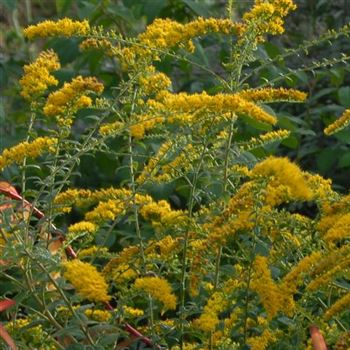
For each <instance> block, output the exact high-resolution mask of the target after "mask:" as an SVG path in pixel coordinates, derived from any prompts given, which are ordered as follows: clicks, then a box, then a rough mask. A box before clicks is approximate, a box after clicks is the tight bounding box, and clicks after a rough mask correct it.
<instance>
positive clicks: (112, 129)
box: [98, 121, 125, 136]
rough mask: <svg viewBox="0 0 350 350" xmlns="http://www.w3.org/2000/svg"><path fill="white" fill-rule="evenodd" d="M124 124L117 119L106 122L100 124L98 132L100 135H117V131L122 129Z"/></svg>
mask: <svg viewBox="0 0 350 350" xmlns="http://www.w3.org/2000/svg"><path fill="white" fill-rule="evenodd" d="M124 126H125V125H124V123H122V122H119V121H116V122H113V123H106V124H103V125H101V127H100V129H99V130H98V132H99V133H100V135H101V136H114V135H117V134H118V132H120V131H122V130H123V127H124Z"/></svg>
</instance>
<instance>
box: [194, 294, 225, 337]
mask: <svg viewBox="0 0 350 350" xmlns="http://www.w3.org/2000/svg"><path fill="white" fill-rule="evenodd" d="M227 304H228V300H227V299H226V298H225V295H224V293H223V292H221V291H218V292H214V293H213V295H212V296H211V297H210V299H209V300H208V302H207V305H206V306H205V307H204V309H203V313H202V314H201V315H200V317H199V318H198V319H197V320H195V321H194V325H195V327H197V328H199V329H200V330H202V331H203V332H213V331H215V328H216V326H217V325H218V324H219V317H218V315H219V313H220V312H222V311H223V310H225V308H226V307H227Z"/></svg>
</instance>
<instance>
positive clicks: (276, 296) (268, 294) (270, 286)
mask: <svg viewBox="0 0 350 350" xmlns="http://www.w3.org/2000/svg"><path fill="white" fill-rule="evenodd" d="M253 271H254V276H253V278H252V282H251V289H252V290H253V291H255V292H256V293H257V294H258V295H259V297H260V300H261V303H262V305H263V306H264V308H265V310H266V312H267V314H268V318H269V319H272V318H273V317H275V316H276V315H277V313H278V312H280V311H283V312H284V313H286V314H287V315H290V314H291V312H292V311H293V309H294V307H295V305H294V302H293V298H292V296H290V295H288V294H286V291H285V290H284V289H283V288H280V286H279V285H277V284H276V283H275V282H274V281H273V279H272V277H271V272H270V269H269V267H268V263H267V258H266V257H264V256H257V257H256V258H255V261H254V263H253Z"/></svg>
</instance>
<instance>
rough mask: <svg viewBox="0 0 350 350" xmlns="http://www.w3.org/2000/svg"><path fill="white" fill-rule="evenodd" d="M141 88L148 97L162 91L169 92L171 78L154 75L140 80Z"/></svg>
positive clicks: (159, 74) (162, 74)
mask: <svg viewBox="0 0 350 350" xmlns="http://www.w3.org/2000/svg"><path fill="white" fill-rule="evenodd" d="M139 83H140V86H141V88H142V90H143V92H144V93H145V94H146V95H151V94H155V93H158V92H159V91H161V90H167V89H169V88H170V86H171V80H170V78H169V77H168V76H167V75H166V74H164V73H159V72H158V73H154V74H151V75H149V76H145V77H141V78H140V79H139Z"/></svg>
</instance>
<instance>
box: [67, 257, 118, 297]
mask: <svg viewBox="0 0 350 350" xmlns="http://www.w3.org/2000/svg"><path fill="white" fill-rule="evenodd" d="M63 267H64V269H65V271H64V274H63V275H64V277H65V278H66V279H67V280H68V281H69V282H70V283H72V285H73V286H74V288H75V289H76V290H77V292H78V294H79V295H80V296H81V297H82V298H84V299H87V300H89V301H93V302H102V303H105V302H107V301H108V300H110V298H111V297H110V296H109V295H108V285H107V283H106V281H105V279H104V277H103V276H102V275H101V274H100V273H99V272H98V271H97V269H96V267H95V266H93V265H91V264H88V263H84V262H82V261H80V260H77V259H75V260H71V261H68V262H66V263H64V264H63Z"/></svg>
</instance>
